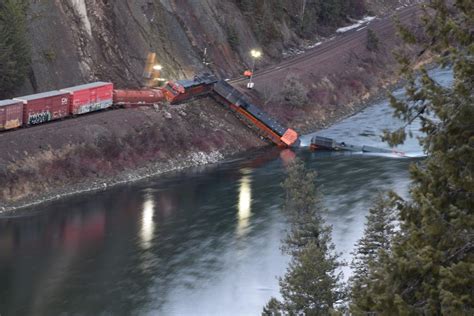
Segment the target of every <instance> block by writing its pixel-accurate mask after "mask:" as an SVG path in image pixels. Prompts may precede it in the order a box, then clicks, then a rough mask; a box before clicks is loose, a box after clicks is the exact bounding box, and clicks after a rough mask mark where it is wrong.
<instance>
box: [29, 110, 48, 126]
mask: <svg viewBox="0 0 474 316" xmlns="http://www.w3.org/2000/svg"><path fill="white" fill-rule="evenodd" d="M51 118H52V116H51V113H50V112H49V111H46V112H40V113H34V114H30V115H29V116H28V124H30V125H35V124H41V123H44V122H48V121H51Z"/></svg>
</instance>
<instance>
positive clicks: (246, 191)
mask: <svg viewBox="0 0 474 316" xmlns="http://www.w3.org/2000/svg"><path fill="white" fill-rule="evenodd" d="M247 171H248V170H247V169H244V170H243V172H244V173H248V172H247ZM251 182H252V179H251V177H250V176H249V175H248V174H244V176H243V177H242V179H240V187H239V205H238V208H239V210H238V211H239V212H238V215H237V216H238V224H237V234H239V235H243V234H244V233H245V230H246V229H247V227H248V225H249V218H250V215H251V207H252V189H251V186H250V184H251Z"/></svg>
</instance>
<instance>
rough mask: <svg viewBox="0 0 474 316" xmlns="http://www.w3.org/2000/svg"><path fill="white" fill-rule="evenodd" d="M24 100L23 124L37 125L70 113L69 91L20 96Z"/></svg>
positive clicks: (19, 98) (20, 99)
mask: <svg viewBox="0 0 474 316" xmlns="http://www.w3.org/2000/svg"><path fill="white" fill-rule="evenodd" d="M14 100H19V101H22V102H23V124H25V125H35V124H41V123H44V122H48V121H52V120H57V119H60V118H63V117H66V116H68V115H69V103H70V101H69V93H68V92H64V91H50V92H44V93H38V94H32V95H28V96H24V97H18V98H15V99H14Z"/></svg>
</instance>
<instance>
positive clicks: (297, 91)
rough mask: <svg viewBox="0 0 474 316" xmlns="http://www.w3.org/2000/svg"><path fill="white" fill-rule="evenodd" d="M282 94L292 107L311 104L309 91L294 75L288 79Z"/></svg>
mask: <svg viewBox="0 0 474 316" xmlns="http://www.w3.org/2000/svg"><path fill="white" fill-rule="evenodd" d="M281 94H282V96H283V100H284V101H285V103H287V104H288V105H289V106H292V107H302V106H305V105H306V104H308V102H309V99H308V89H306V87H305V86H304V85H303V84H302V83H301V80H300V79H299V78H298V77H297V76H295V75H293V74H290V75H288V76H287V77H286V79H285V81H284V82H283V90H282V92H281Z"/></svg>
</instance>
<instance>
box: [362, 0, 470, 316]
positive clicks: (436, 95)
mask: <svg viewBox="0 0 474 316" xmlns="http://www.w3.org/2000/svg"><path fill="white" fill-rule="evenodd" d="M428 8H429V9H428V12H429V15H427V16H426V17H425V19H424V30H425V33H426V38H429V39H430V41H429V43H419V44H421V45H425V48H426V51H428V50H429V51H432V52H434V53H436V54H438V55H439V56H440V57H439V59H438V62H439V64H440V65H441V66H442V67H451V68H452V71H453V74H454V82H453V85H452V86H451V87H448V88H446V87H442V86H441V85H439V84H438V83H437V82H436V81H434V80H433V79H432V78H430V76H429V74H428V72H427V71H426V70H425V69H422V70H421V78H420V79H419V80H417V79H416V77H417V74H416V73H415V72H414V70H413V69H412V68H411V64H410V63H409V60H408V58H405V57H400V61H401V63H402V73H403V74H404V77H405V78H406V80H407V88H406V94H407V99H406V100H397V99H396V98H395V97H392V98H391V99H392V100H391V101H392V106H393V107H394V109H395V115H396V116H397V117H399V118H401V119H402V120H404V121H405V122H406V123H407V124H409V123H411V122H412V121H413V120H414V119H415V118H418V119H419V120H420V122H421V129H422V131H423V132H425V136H424V137H422V138H421V140H420V142H421V145H422V146H423V149H424V151H425V152H426V153H427V154H428V158H427V159H426V160H425V161H423V162H421V163H418V164H415V165H413V166H412V167H411V178H412V181H413V184H412V187H411V189H410V200H408V201H404V202H403V203H401V205H400V207H399V212H400V232H399V234H398V236H397V237H396V239H395V240H394V242H393V246H392V250H391V254H390V256H388V258H387V260H386V262H385V263H384V265H383V267H381V268H380V269H378V270H379V271H378V272H376V273H375V274H374V275H373V278H372V280H373V281H372V284H371V287H372V289H373V290H371V291H368V293H367V297H368V298H369V297H370V299H371V300H372V303H371V305H370V306H369V307H370V310H371V311H372V312H375V313H379V314H383V313H385V314H387V313H392V314H405V315H409V314H410V315H415V314H417V315H423V314H424V315H473V314H474V295H473V293H474V177H473V173H474V106H473V105H474V89H473V83H474V32H473V27H474V23H473V21H474V3H473V2H472V1H464V0H455V1H442V0H437V1H432V2H430V4H429V7H428ZM402 31H403V32H402V33H403V34H404V35H405V38H406V39H409V40H411V41H413V40H414V39H415V37H414V36H409V35H410V33H409V32H408V31H407V30H402ZM406 136H407V134H406V131H405V129H404V128H402V129H400V130H398V131H396V132H394V133H388V132H387V133H386V136H385V138H386V139H387V140H388V141H389V142H390V143H391V144H398V143H401V142H403V141H404V139H405V138H406Z"/></svg>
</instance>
